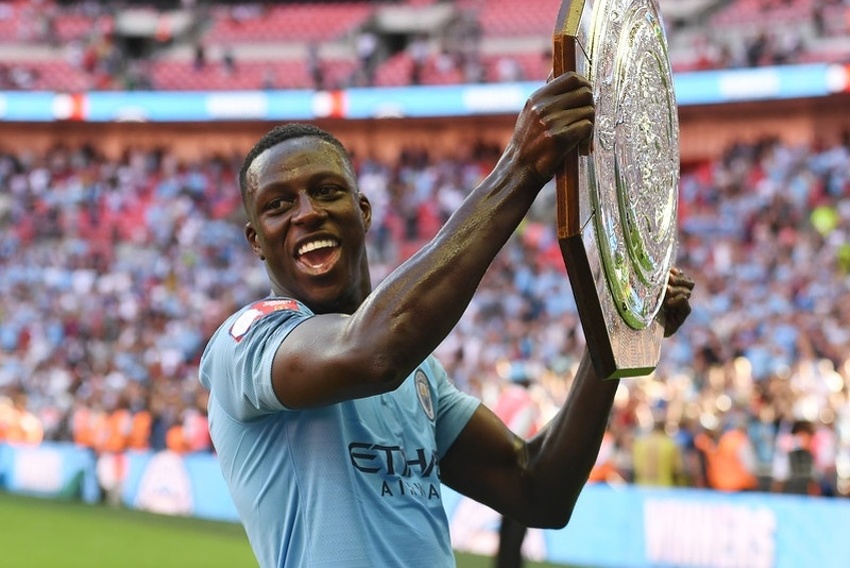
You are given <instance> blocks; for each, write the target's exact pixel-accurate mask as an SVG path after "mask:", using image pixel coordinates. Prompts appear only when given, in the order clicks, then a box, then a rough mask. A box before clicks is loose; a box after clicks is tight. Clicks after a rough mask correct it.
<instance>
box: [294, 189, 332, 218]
mask: <svg viewBox="0 0 850 568" xmlns="http://www.w3.org/2000/svg"><path fill="white" fill-rule="evenodd" d="M325 216H326V213H325V210H324V209H322V207H321V204H319V203H318V202H317V201H316V200H315V199H313V198H312V197H311V196H310V195H309V194H307V193H299V194H298V199H297V200H296V202H295V215H294V216H293V221H294V222H297V223H310V222H316V221H317V220H318V221H320V220H322V219H324V218H325Z"/></svg>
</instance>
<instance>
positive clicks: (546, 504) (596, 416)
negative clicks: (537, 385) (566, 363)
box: [440, 269, 693, 528]
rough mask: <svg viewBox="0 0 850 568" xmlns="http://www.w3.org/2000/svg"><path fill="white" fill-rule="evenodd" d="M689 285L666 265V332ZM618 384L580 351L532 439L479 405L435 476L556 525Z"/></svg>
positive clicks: (577, 487) (565, 517)
mask: <svg viewBox="0 0 850 568" xmlns="http://www.w3.org/2000/svg"><path fill="white" fill-rule="evenodd" d="M692 289H693V281H692V280H690V279H689V278H687V277H686V276H684V275H683V274H682V273H681V272H680V271H679V270H678V269H673V270H671V277H670V279H669V283H668V285H667V290H666V294H665V300H664V316H665V322H666V328H665V333H666V334H667V335H671V334H673V333H675V331H676V330H677V329H678V328H679V326H680V325H681V324H682V323H683V322H684V321H685V319H686V318H687V314H689V313H690V311H691V308H690V303H689V298H690V295H691V290H692ZM618 386H619V380H616V379H612V380H602V379H600V378H599V377H597V376H596V373H595V372H594V370H593V364H592V362H591V359H590V355H589V352H588V351H587V350H585V353H584V356H583V357H582V359H581V362H580V364H579V367H578V370H577V372H576V377H575V380H574V382H573V385H572V388H571V389H570V393H569V396H568V397H567V400H566V402H565V403H564V406H563V407H562V408H561V410H560V411H559V412H558V414H557V415H556V416H555V417H554V418H553V419H552V421H550V422H549V424H547V425H546V427H545V428H544V429H543V430H542V431H541V432H540V433H539V434H538V435H537V436H535V437H534V438H533V439H532V440H530V441H529V442H527V443H526V442H524V441H523V440H522V439H521V438H520V437H518V436H516V435H515V434H513V433H512V432H511V431H510V430H509V429H508V428H507V427H506V426H505V425H504V424H503V423H502V422H501V421H500V420H499V419H498V418H497V417H496V416H495V415H494V414H493V413H492V412H491V411H490V410H488V409H487V408H486V407H484V406H481V407H479V408H478V409H477V410H476V412H475V414H474V415H473V416H472V418H471V419H470V421H469V424H468V425H467V426H466V428H465V429H464V430H463V432H461V434H460V436H459V437H458V439H457V440H456V441H455V443H454V445H452V447H451V449H450V450H449V452H448V453H447V455H446V456H445V457H444V458H443V460H442V461H441V462H440V477H441V480H442V481H443V482H444V483H445V484H446V485H448V486H450V487H452V488H454V489H456V490H458V491H459V492H461V493H463V494H465V495H467V496H469V497H471V498H473V499H475V500H477V501H480V502H482V503H484V504H485V505H488V506H490V507H491V508H493V509H495V510H496V511H498V512H500V513H502V514H503V515H507V516H510V517H512V518H514V519H516V520H517V521H519V522H521V523H523V524H525V525H527V526H536V527H551V528H559V527H563V526H564V525H566V524H567V522H568V521H569V519H570V516H571V515H572V511H573V507H575V503H576V500H577V499H578V496H579V493H580V492H581V490H582V488H583V487H584V484H585V482H586V481H587V478H588V476H589V475H590V471H591V469H592V468H593V464H594V462H595V460H596V456H597V454H598V453H599V446H600V444H601V443H602V436H603V435H604V433H605V427H606V425H607V422H608V416H609V413H610V411H611V405H612V404H613V402H614V395H615V393H616V391H617V387H618Z"/></svg>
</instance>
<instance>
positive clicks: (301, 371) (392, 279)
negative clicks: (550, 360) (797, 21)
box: [272, 74, 594, 408]
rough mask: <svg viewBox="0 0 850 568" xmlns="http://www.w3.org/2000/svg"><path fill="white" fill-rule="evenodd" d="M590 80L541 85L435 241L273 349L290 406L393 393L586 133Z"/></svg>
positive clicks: (278, 382)
mask: <svg viewBox="0 0 850 568" xmlns="http://www.w3.org/2000/svg"><path fill="white" fill-rule="evenodd" d="M593 119H594V110H593V96H592V92H591V87H590V84H589V83H588V82H587V80H585V79H584V78H582V77H581V76H579V75H576V74H568V75H563V76H561V77H559V78H557V79H554V80H552V81H550V82H549V83H547V84H546V85H544V86H543V87H541V88H540V89H538V90H537V91H536V92H535V93H534V94H533V95H532V96H531V97H530V98H529V100H528V102H527V103H526V105H525V108H524V109H523V110H522V112H521V113H520V115H519V117H518V119H517V124H516V127H515V130H514V134H513V137H512V139H511V141H510V143H509V144H508V146H507V148H506V150H505V152H504V154H503V155H502V158H501V159H500V160H499V162H498V164H497V165H496V167H495V168H494V170H493V172H492V173H491V174H490V175H489V176H487V178H486V179H485V180H484V181H483V182H482V183H481V184H480V185H479V186H478V187H476V188H475V189H474V190H473V191H472V193H471V194H470V195H469V196H468V197H467V199H466V200H465V201H464V202H463V204H462V205H461V207H460V208H459V209H458V210H457V211H456V212H455V213H454V214H453V215H452V217H451V218H450V219H449V220H448V222H447V223H446V224H445V226H444V227H443V228H442V229H441V230H440V232H439V233H438V234H437V236H436V237H435V238H434V239H433V240H432V241H431V242H430V243H428V244H427V245H426V246H425V247H424V248H423V249H422V250H420V251H419V252H418V253H417V254H415V255H414V256H413V257H412V258H410V259H409V260H408V261H407V262H405V263H404V264H402V265H401V266H400V267H399V268H398V269H396V270H395V271H394V272H393V273H392V274H391V275H390V276H389V277H387V278H386V279H385V280H384V281H383V282H382V283H381V285H380V286H378V287H377V288H376V289H375V290H374V291H373V292H372V294H371V295H370V296H369V298H367V300H366V301H365V302H364V303H363V304H362V305H361V306H360V307H359V308H358V309H357V310H356V311H355V312H354V314H352V315H351V316H350V317H348V316H340V315H321V316H317V317H314V318H310V319H309V320H307V321H305V322H304V323H302V324H301V325H299V326H298V327H297V328H295V329H294V330H293V331H292V333H291V334H290V335H289V337H288V338H287V339H286V340H285V341H284V342H283V343H282V345H281V346H280V348H279V350H278V353H277V356H276V358H275V362H274V367H273V371H272V375H273V377H272V380H273V383H274V385H275V392H276V393H277V395H278V398H279V399H280V400H281V402H283V403H284V404H285V405H287V406H288V407H290V408H305V407H315V406H321V405H325V404H330V403H334V402H338V401H340V400H346V399H352V398H359V397H365V396H370V395H374V394H378V393H381V392H386V391H389V390H392V389H395V388H397V387H398V385H400V384H401V382H402V381H403V380H404V379H405V377H407V375H408V374H409V373H410V372H411V371H412V370H413V369H415V367H416V365H418V364H420V363H421V362H422V361H423V360H424V359H425V358H426V357H427V356H428V355H429V354H430V353H431V352H432V351H433V350H434V349H435V348H436V347H437V346H438V345H439V343H440V342H441V341H442V340H443V339H444V338H445V337H446V335H447V334H448V333H449V331H451V329H452V328H453V327H454V326H455V324H456V323H457V321H458V319H459V318H460V316H461V315H462V314H463V311H464V310H465V309H466V307H467V305H468V304H469V301H470V300H471V298H472V295H473V294H474V292H475V290H476V288H477V287H478V285H479V283H480V281H481V279H482V277H483V276H484V273H485V272H486V270H487V268H488V267H489V265H490V264H491V262H492V261H493V258H494V257H495V255H496V253H498V252H499V250H500V249H501V248H502V246H503V245H504V244H505V242H506V241H507V239H508V238H509V237H510V235H511V234H512V233H513V231H514V230H515V229H516V227H517V225H518V224H519V222H520V221H521V220H522V219H523V217H524V216H525V214H526V213H527V212H528V209H529V207H530V206H531V204H532V203H533V201H534V199H535V197H536V195H537V194H538V193H539V191H540V189H541V188H542V187H543V185H544V184H545V183H546V182H547V181H548V180H549V179H551V178H552V176H553V175H554V172H555V170H556V168H557V167H558V166H559V165H560V164H561V163H562V162H563V160H564V156H565V155H566V152H567V151H569V150H570V149H571V148H574V147H575V146H576V145H577V144H579V143H580V142H581V141H583V140H585V139H587V138H588V137H589V136H590V135H591V133H592V130H593Z"/></svg>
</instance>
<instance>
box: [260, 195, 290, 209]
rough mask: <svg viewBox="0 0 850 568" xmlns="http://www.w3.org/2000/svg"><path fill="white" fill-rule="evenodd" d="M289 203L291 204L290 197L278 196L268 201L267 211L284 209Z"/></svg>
mask: <svg viewBox="0 0 850 568" xmlns="http://www.w3.org/2000/svg"><path fill="white" fill-rule="evenodd" d="M290 205H292V200H291V199H285V198H283V197H278V198H277V199H272V200H271V201H269V203H268V205H267V206H266V208H267V209H268V210H269V211H281V210H284V209H288V208H289V206H290Z"/></svg>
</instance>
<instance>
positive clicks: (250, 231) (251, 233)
mask: <svg viewBox="0 0 850 568" xmlns="http://www.w3.org/2000/svg"><path fill="white" fill-rule="evenodd" d="M245 238H246V239H247V240H248V245H249V246H250V247H251V250H252V251H253V252H254V256H256V257H257V258H259V259H260V260H266V257H265V256H264V255H263V249H262V248H261V247H260V243H259V242H258V241H257V231H255V230H254V226H253V225H252V224H251V222H250V221H248V222H247V223H245Z"/></svg>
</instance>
